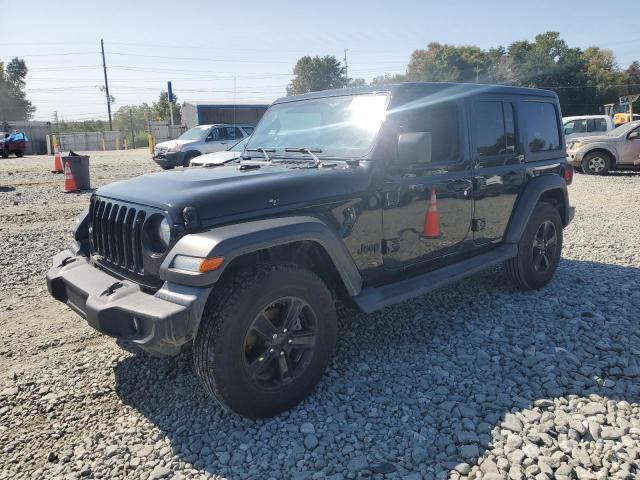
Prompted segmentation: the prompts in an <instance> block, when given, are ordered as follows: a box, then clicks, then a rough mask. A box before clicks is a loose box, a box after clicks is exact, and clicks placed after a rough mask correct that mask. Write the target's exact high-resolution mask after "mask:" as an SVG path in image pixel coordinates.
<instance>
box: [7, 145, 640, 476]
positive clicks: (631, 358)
mask: <svg viewBox="0 0 640 480" xmlns="http://www.w3.org/2000/svg"><path fill="white" fill-rule="evenodd" d="M91 155H92V158H91V162H92V167H91V168H92V182H93V184H94V186H99V185H103V184H105V183H109V182H112V181H115V180H118V179H122V178H126V177H129V176H132V175H138V174H141V173H145V172H148V171H154V170H157V167H156V166H155V164H153V163H152V162H151V160H150V158H149V154H148V153H147V152H146V151H144V150H137V151H129V152H119V153H118V154H114V153H92V154H91ZM51 163H52V161H51V159H50V158H46V157H29V158H25V159H13V158H11V159H6V160H0V240H1V242H2V247H3V254H2V255H1V256H0V271H1V272H2V275H1V276H0V291H2V296H1V298H0V332H1V333H0V479H18V478H33V479H40V478H81V477H86V478H106V479H110V478H142V479H145V478H149V479H159V478H174V479H178V478H234V479H235V478H251V479H256V480H257V479H268V478H274V479H278V478H294V479H299V480H302V479H322V478H327V479H333V480H337V479H343V478H357V477H363V478H376V479H382V478H404V479H410V480H417V479H421V478H425V479H433V478H454V479H459V478H461V479H466V478H469V479H470V478H475V479H480V478H482V479H485V480H489V479H501V478H509V479H514V480H517V479H522V478H535V479H537V480H544V479H553V478H555V479H595V478H602V479H605V478H620V479H622V478H628V479H634V478H635V479H637V478H640V328H639V327H640V289H639V288H638V287H639V286H640V249H639V248H638V237H639V234H640V216H639V215H638V208H639V207H638V206H639V205H640V174H613V175H611V176H609V177H606V178H597V177H586V176H584V175H577V176H576V179H575V181H574V185H573V186H572V187H571V189H570V195H571V199H572V203H573V204H574V205H576V206H577V209H578V211H577V216H576V218H575V220H574V222H573V224H572V225H571V226H570V227H569V228H568V229H567V230H566V231H565V249H564V259H563V260H562V262H561V264H560V268H559V270H558V273H557V276H556V278H555V280H554V281H553V282H552V284H551V285H550V286H549V287H548V288H546V289H545V290H543V291H539V292H534V293H522V292H520V291H516V290H514V289H512V288H510V287H509V286H508V285H506V283H505V281H504V280H503V277H502V275H501V273H502V272H501V271H500V270H496V271H493V272H486V273H483V274H481V275H478V276H475V277H474V278H471V279H469V280H467V281H465V282H462V283H460V284H457V285H455V286H454V287H451V288H448V289H444V290H441V291H438V292H435V293H433V294H430V295H428V296H425V297H423V298H420V299H417V300H415V301H412V302H406V303H404V304H401V305H398V306H395V307H392V308H388V309H386V310H383V311H382V312H379V313H377V314H374V315H352V314H348V317H349V318H347V315H344V314H343V315H342V317H341V319H340V340H339V344H338V351H337V355H336V358H335V360H334V362H333V364H332V366H331V368H330V370H329V372H328V374H327V375H326V376H325V378H324V380H323V381H322V382H321V384H320V386H319V387H318V389H317V390H316V392H315V394H314V395H312V396H311V397H310V398H308V399H307V400H306V401H305V402H303V403H302V404H301V405H300V406H299V407H298V408H296V409H295V410H293V411H291V412H289V413H286V414H283V415H281V416H279V417H277V418H274V419H270V420H266V421H258V422H250V421H247V420H243V419H241V418H239V417H237V416H234V415H231V414H226V413H223V412H222V411H221V410H220V408H218V407H217V406H216V405H215V404H214V403H213V402H212V401H211V400H210V399H209V398H207V396H206V395H205V394H204V392H203V391H202V389H201V388H200V386H199V384H198V382H197V380H196V377H195V373H194V372H193V368H192V364H191V357H190V353H189V352H185V353H183V354H182V355H181V356H179V357H178V358H173V359H155V358H152V357H149V356H148V355H146V354H144V353H143V352H141V351H139V350H136V349H135V348H134V347H132V346H130V345H126V344H124V345H119V344H117V342H116V341H115V340H113V339H110V338H107V337H104V336H102V335H99V334H97V333H95V332H94V331H93V330H92V329H90V328H89V327H88V326H87V325H86V324H85V322H84V321H83V320H81V319H80V318H79V317H78V316H77V315H75V314H73V313H72V312H71V311H70V310H69V309H68V308H66V307H65V306H63V305H62V304H59V303H57V302H55V301H54V300H53V299H51V298H50V297H49V296H48V294H47V292H46V286H45V283H44V273H45V271H46V269H47V268H48V267H49V262H50V258H51V256H52V255H53V254H54V253H56V252H58V251H59V250H60V249H62V248H63V247H64V246H65V245H66V244H67V243H68V241H69V238H70V235H69V228H70V226H71V224H72V220H73V218H74V217H75V215H77V214H78V213H80V212H81V211H82V210H83V209H84V208H85V207H86V206H87V204H88V199H89V193H82V194H63V193H61V189H62V176H61V175H53V174H51V173H49V168H50V164H51Z"/></svg>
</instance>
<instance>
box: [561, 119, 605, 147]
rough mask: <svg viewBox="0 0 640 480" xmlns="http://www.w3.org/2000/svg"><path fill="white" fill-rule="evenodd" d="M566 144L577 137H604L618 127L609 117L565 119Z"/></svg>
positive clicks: (563, 123)
mask: <svg viewBox="0 0 640 480" xmlns="http://www.w3.org/2000/svg"><path fill="white" fill-rule="evenodd" d="M562 126H563V128H564V138H565V142H566V143H569V141H570V140H571V139H573V138H576V137H590V136H591V135H603V134H605V133H607V132H609V131H611V130H613V129H614V128H616V126H615V125H614V124H613V119H612V118H611V117H610V116H608V115H583V116H579V117H564V118H563V119H562Z"/></svg>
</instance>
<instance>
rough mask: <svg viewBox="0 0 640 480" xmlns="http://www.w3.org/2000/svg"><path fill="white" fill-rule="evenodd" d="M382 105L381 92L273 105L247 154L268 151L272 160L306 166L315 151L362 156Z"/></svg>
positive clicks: (325, 155) (381, 114) (384, 97)
mask: <svg viewBox="0 0 640 480" xmlns="http://www.w3.org/2000/svg"><path fill="white" fill-rule="evenodd" d="M388 100H389V95H388V94H386V93H384V94H378V93H375V94H371V93H369V94H361V95H342V96H336V97H324V98H312V99H309V100H298V101H294V102H289V103H279V104H276V105H273V106H272V107H271V108H269V110H267V112H266V113H265V115H264V117H263V118H262V119H261V121H260V123H259V124H258V126H257V127H256V130H255V131H254V132H253V135H252V136H251V140H250V141H249V144H248V145H247V150H252V149H254V150H258V149H268V150H272V151H275V153H274V155H273V156H272V158H278V157H280V158H282V157H286V158H292V157H297V156H300V157H301V158H302V157H309V161H313V158H312V156H311V155H309V154H308V150H309V149H311V150H313V151H321V152H322V154H319V155H318V156H319V157H321V158H336V159H337V158H361V157H364V156H365V155H367V154H368V153H369V151H370V150H371V148H372V146H373V142H374V141H375V138H376V136H377V134H378V131H379V130H380V126H381V125H382V122H383V120H384V118H385V112H386V108H387V103H388ZM292 147H295V148H296V150H297V151H295V152H293V151H292ZM287 149H288V150H289V151H288V152H287V151H286V150H287ZM305 152H306V153H305Z"/></svg>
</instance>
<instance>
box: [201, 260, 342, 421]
mask: <svg viewBox="0 0 640 480" xmlns="http://www.w3.org/2000/svg"><path fill="white" fill-rule="evenodd" d="M249 299H250V300H249ZM336 331H337V326H336V310H335V304H334V300H333V297H332V295H331V292H330V291H329V289H328V288H327V286H326V285H325V284H324V282H323V281H322V280H320V278H319V277H317V276H316V275H315V274H314V273H313V272H310V271H309V270H306V269H304V268H302V267H299V266H296V265H289V264H262V265H258V266H255V267H250V268H245V269H242V270H240V271H238V272H235V273H233V274H232V276H231V277H230V278H227V279H226V280H225V284H224V287H223V288H222V289H221V290H220V291H219V292H216V293H215V295H214V296H213V297H212V298H211V299H210V300H209V302H208V304H207V307H206V308H205V312H204V314H203V317H202V321H201V323H200V328H199V330H198V333H197V334H196V338H195V340H194V346H193V357H194V364H195V370H196V372H197V374H198V376H199V377H200V380H201V381H202V383H203V385H204V387H205V390H206V391H207V392H208V393H209V394H211V395H212V396H213V397H214V398H215V399H216V400H217V401H218V402H219V403H220V404H222V406H223V407H226V408H228V409H230V410H232V411H234V412H236V413H238V414H240V415H243V416H245V417H249V418H264V417H271V416H273V415H277V414H278V413H280V412H283V411H285V410H288V409H290V408H292V407H294V406H295V405H297V404H298V403H299V402H300V401H302V400H303V399H304V398H305V397H306V396H307V395H309V393H310V392H311V391H312V390H313V388H314V387H315V386H316V384H317V383H318V382H319V381H320V379H321V378H322V375H323V374H324V371H325V370H326V368H327V366H328V365H329V362H330V361H331V358H332V356H333V352H334V349H335V341H336Z"/></svg>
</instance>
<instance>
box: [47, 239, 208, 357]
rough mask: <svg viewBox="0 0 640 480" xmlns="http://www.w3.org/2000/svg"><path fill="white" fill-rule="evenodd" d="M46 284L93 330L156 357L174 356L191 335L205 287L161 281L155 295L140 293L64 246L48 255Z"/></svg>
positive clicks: (136, 287) (124, 281) (205, 290)
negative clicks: (48, 265) (50, 265)
mask: <svg viewBox="0 0 640 480" xmlns="http://www.w3.org/2000/svg"><path fill="white" fill-rule="evenodd" d="M47 288H48V289H49V293H51V295H52V296H53V297H54V298H55V299H56V300H59V301H61V302H63V303H66V304H67V305H68V306H69V307H70V308H71V309H72V310H74V311H75V312H76V313H78V314H79V315H80V316H82V317H83V318H84V319H86V321H87V323H88V324H89V325H90V326H92V327H93V328H95V329H96V330H98V331H99V332H101V333H104V334H106V335H109V336H111V337H115V338H119V339H124V340H130V341H132V342H134V343H136V344H138V345H139V346H140V347H142V348H143V349H145V350H147V351H148V352H150V353H153V354H156V355H176V354H177V353H178V352H179V351H180V347H181V346H182V345H183V344H185V343H187V342H188V341H190V340H192V339H193V337H194V335H195V332H196V330H197V328H198V325H199V324H200V318H201V316H202V311H203V310H204V305H205V303H206V301H207V298H208V296H209V292H210V291H211V288H196V287H187V286H184V285H179V284H175V283H169V282H166V283H165V284H164V285H163V286H162V288H161V289H160V290H158V291H157V292H156V293H155V294H151V293H146V292H144V291H142V290H141V288H140V286H139V285H138V284H136V283H134V282H131V281H128V280H120V279H118V278H115V277H113V276H111V275H109V274H107V273H105V272H103V271H102V270H99V269H98V268H96V267H94V266H93V265H91V263H89V260H88V259H87V257H84V256H74V254H73V253H72V252H71V251H70V250H64V251H62V252H60V253H59V254H57V255H56V256H55V257H53V267H51V268H50V269H49V271H48V272H47Z"/></svg>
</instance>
